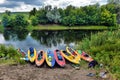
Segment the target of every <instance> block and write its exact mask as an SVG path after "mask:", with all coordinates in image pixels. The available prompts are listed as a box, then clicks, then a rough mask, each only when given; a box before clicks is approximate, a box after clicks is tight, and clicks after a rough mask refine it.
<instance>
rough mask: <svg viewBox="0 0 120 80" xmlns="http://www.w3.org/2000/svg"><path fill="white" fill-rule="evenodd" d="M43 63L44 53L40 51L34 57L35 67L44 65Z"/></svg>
mask: <svg viewBox="0 0 120 80" xmlns="http://www.w3.org/2000/svg"><path fill="white" fill-rule="evenodd" d="M44 61H45V52H44V51H42V50H41V51H40V52H39V53H38V54H37V55H36V59H35V64H36V66H41V65H42V64H43V63H44Z"/></svg>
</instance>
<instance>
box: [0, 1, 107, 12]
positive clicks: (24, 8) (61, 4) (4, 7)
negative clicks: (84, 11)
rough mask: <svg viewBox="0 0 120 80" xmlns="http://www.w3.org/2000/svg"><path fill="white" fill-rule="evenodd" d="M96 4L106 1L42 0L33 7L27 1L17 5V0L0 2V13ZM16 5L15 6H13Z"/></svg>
mask: <svg viewBox="0 0 120 80" xmlns="http://www.w3.org/2000/svg"><path fill="white" fill-rule="evenodd" d="M6 1H7V2H9V4H7V5H6ZM22 1H23V2H22ZM39 1H42V0H37V2H36V3H38V2H39ZM97 2H98V3H100V5H102V4H106V3H107V0H44V1H42V2H41V3H43V4H41V5H38V4H36V5H35V3H34V5H32V2H31V3H30V1H28V3H27V1H24V0H21V2H19V3H18V2H17V0H12V1H10V0H0V4H1V5H2V6H1V7H0V12H4V11H5V10H10V11H14V12H16V11H19V12H23V11H30V10H32V9H33V7H36V8H37V9H38V8H39V7H41V6H46V5H52V6H53V7H54V6H57V7H62V8H65V7H66V6H68V5H73V6H76V7H80V6H86V5H92V4H95V3H97ZM16 3H17V5H15V4H16ZM18 4H19V5H18ZM39 4H40V2H39ZM9 6H10V7H9Z"/></svg>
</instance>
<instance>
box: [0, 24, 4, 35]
mask: <svg viewBox="0 0 120 80" xmlns="http://www.w3.org/2000/svg"><path fill="white" fill-rule="evenodd" d="M3 31H4V27H3V26H2V25H1V24H0V33H3Z"/></svg>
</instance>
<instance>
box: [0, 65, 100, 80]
mask: <svg viewBox="0 0 120 80" xmlns="http://www.w3.org/2000/svg"><path fill="white" fill-rule="evenodd" d="M90 72H92V73H94V71H93V70H91V69H83V68H80V69H79V70H76V69H75V68H73V67H72V66H71V65H70V64H67V65H66V66H65V68H60V67H54V68H49V67H47V66H46V65H44V66H42V67H39V68H38V67H36V66H35V65H31V64H25V65H0V80H102V79H100V78H99V79H98V78H96V77H89V76H86V75H87V74H88V73H90Z"/></svg>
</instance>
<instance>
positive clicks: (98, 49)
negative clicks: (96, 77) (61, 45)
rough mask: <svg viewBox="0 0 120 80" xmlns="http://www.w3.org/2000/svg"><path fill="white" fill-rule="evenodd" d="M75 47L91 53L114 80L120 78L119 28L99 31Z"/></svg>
mask: <svg viewBox="0 0 120 80" xmlns="http://www.w3.org/2000/svg"><path fill="white" fill-rule="evenodd" d="M77 49H81V50H84V51H86V52H88V53H91V55H92V57H93V58H94V59H95V60H97V61H98V62H99V63H102V64H103V65H104V66H105V69H106V70H108V72H110V73H111V74H112V75H111V76H112V77H114V79H115V80H117V79H120V75H119V74H120V60H119V59H120V30H115V31H104V32H99V33H98V34H94V35H92V36H91V37H89V38H84V39H83V40H82V41H80V42H79V44H78V46H77Z"/></svg>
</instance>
